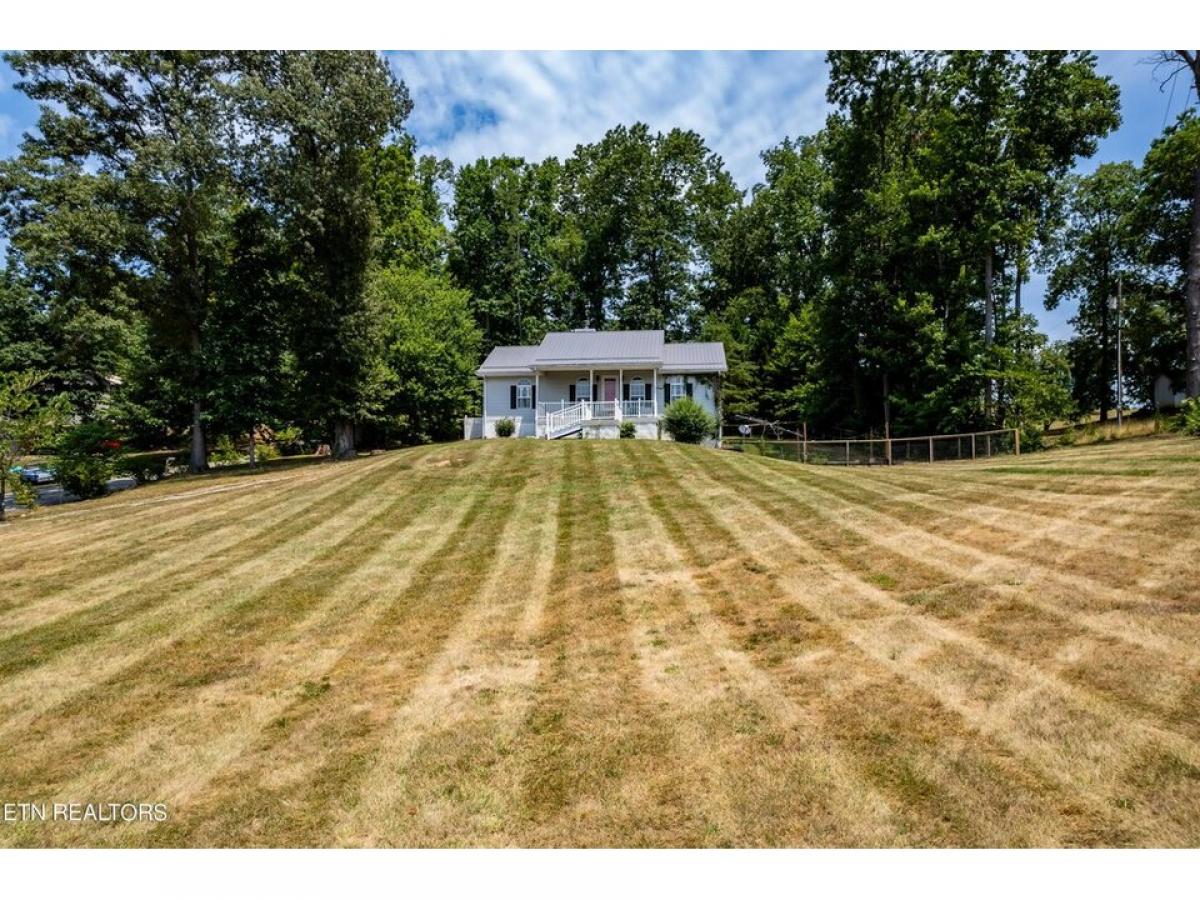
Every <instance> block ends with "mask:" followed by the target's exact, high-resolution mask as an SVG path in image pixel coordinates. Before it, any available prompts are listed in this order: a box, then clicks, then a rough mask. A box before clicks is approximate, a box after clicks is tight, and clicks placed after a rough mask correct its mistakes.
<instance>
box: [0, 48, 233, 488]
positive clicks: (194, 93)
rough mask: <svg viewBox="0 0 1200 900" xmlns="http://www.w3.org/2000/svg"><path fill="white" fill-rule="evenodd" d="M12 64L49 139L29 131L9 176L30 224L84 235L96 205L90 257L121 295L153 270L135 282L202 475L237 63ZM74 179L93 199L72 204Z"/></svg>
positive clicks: (59, 59) (152, 56)
mask: <svg viewBox="0 0 1200 900" xmlns="http://www.w3.org/2000/svg"><path fill="white" fill-rule="evenodd" d="M6 59H7V61H8V62H9V64H10V65H11V66H12V67H13V69H14V70H15V71H16V72H17V73H18V74H19V75H20V76H21V78H22V81H21V82H20V83H19V84H18V87H19V88H20V89H21V90H23V91H24V92H25V93H26V94H28V95H29V96H30V98H32V99H34V100H37V101H39V102H40V103H41V112H40V117H39V121H38V131H39V133H38V134H36V135H34V134H29V135H26V137H25V140H24V142H23V144H22V152H21V157H20V158H19V159H18V160H17V161H15V163H13V165H12V166H11V167H10V168H11V169H14V170H16V171H15V173H13V172H10V176H9V178H8V179H7V180H8V181H9V182H10V184H12V182H16V186H15V188H14V187H10V188H9V196H10V200H9V202H10V203H11V204H15V205H16V206H18V207H19V208H20V213H19V214H18V215H17V220H18V224H19V227H20V229H21V230H24V231H27V232H28V231H30V230H32V232H33V233H34V235H36V233H37V229H38V228H39V227H42V228H57V227H59V226H60V225H61V224H62V223H61V220H62V219H66V220H68V221H73V222H74V224H75V225H76V226H79V225H80V224H81V223H79V222H78V219H79V218H80V217H85V218H86V217H88V216H91V215H93V214H94V213H93V211H92V210H91V209H89V208H88V207H87V205H86V201H88V200H92V201H99V202H100V208H99V211H98V212H99V216H98V217H97V220H98V221H99V222H100V223H102V224H103V227H104V229H105V231H104V234H103V235H102V236H101V239H100V240H98V241H89V242H87V243H85V244H84V246H83V247H81V248H79V249H80V250H88V249H92V250H95V251H97V252H98V254H99V255H100V260H92V261H89V262H91V263H92V265H91V266H90V267H89V268H91V269H93V270H94V269H96V268H98V269H99V270H100V271H101V273H102V274H103V275H104V276H105V278H106V280H108V281H109V282H111V283H112V286H113V287H112V288H110V290H111V289H116V288H117V287H118V286H119V285H120V284H121V283H122V282H125V281H128V280H129V278H128V276H127V275H126V274H125V272H123V271H121V270H124V269H132V270H133V271H134V272H138V273H141V274H142V277H141V278H139V279H136V280H137V281H140V282H143V283H144V286H145V288H146V290H145V294H144V303H145V305H144V309H145V312H146V314H147V318H148V321H149V322H150V323H151V327H152V329H153V331H154V333H155V335H156V336H157V338H158V340H159V342H160V344H161V347H162V349H163V351H164V352H168V353H172V354H176V355H178V357H179V358H180V366H179V370H180V371H179V379H180V381H181V383H182V385H183V388H184V393H185V394H186V396H187V397H188V399H189V400H190V407H191V432H192V450H191V466H192V469H193V470H194V471H200V470H202V469H204V468H205V467H206V465H207V453H206V446H205V436H204V406H203V398H204V396H205V394H206V393H207V389H208V385H207V383H206V380H207V373H206V371H205V369H204V365H203V359H204V344H205V338H206V319H207V315H208V310H209V306H210V303H211V300H212V297H213V294H214V288H215V283H216V280H217V279H218V277H219V272H220V255H221V247H220V242H221V228H222V224H223V215H224V212H225V209H226V208H227V206H228V193H229V189H230V178H231V168H230V157H229V149H230V146H231V138H232V117H231V114H230V112H231V111H230V105H229V102H228V98H229V92H228V91H227V90H226V85H227V84H228V82H229V81H230V79H231V78H232V76H233V74H234V73H233V72H232V71H231V69H230V65H229V57H228V55H227V54H221V53H201V52H193V51H103V52H101V51H34V52H23V53H10V54H8V55H7V56H6ZM71 184H75V185H78V186H79V187H80V188H81V189H82V192H83V196H82V197H80V196H78V195H76V196H74V197H70V196H68V197H66V198H62V197H61V196H60V194H61V191H62V188H63V186H64V185H71ZM14 194H15V197H14ZM80 200H83V201H85V203H84V205H81V204H80V202H79V201H80ZM84 227H86V225H85V226H84ZM76 230H80V229H79V228H78V227H77V229H76ZM32 242H33V238H31V243H32ZM17 243H18V246H19V242H17ZM70 253H71V251H70V250H68V255H70ZM114 270H115V271H114ZM84 296H89V295H88V294H85V295H84ZM91 296H93V297H94V296H95V295H94V294H93V295H91Z"/></svg>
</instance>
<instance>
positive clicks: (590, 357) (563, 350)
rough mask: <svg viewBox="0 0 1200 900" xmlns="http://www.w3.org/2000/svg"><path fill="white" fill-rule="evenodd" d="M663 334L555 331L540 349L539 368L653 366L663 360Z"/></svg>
mask: <svg viewBox="0 0 1200 900" xmlns="http://www.w3.org/2000/svg"><path fill="white" fill-rule="evenodd" d="M662 352H663V333H662V332H661V331H588V330H580V331H552V332H550V333H549V334H547V335H546V336H545V337H544V338H542V343H541V346H540V347H538V348H537V357H536V359H535V364H536V365H537V367H538V368H552V367H555V366H578V365H581V364H583V365H621V364H639V363H640V364H644V365H654V364H655V363H656V362H658V361H659V360H660V359H662Z"/></svg>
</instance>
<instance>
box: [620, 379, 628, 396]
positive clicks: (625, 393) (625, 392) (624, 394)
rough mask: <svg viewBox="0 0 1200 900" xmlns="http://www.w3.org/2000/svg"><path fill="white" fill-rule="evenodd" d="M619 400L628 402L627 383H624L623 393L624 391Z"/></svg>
mask: <svg viewBox="0 0 1200 900" xmlns="http://www.w3.org/2000/svg"><path fill="white" fill-rule="evenodd" d="M621 399H622V400H628V399H629V383H628V382H626V383H625V391H624V393H623V394H622V396H621Z"/></svg>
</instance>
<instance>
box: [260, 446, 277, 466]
mask: <svg viewBox="0 0 1200 900" xmlns="http://www.w3.org/2000/svg"><path fill="white" fill-rule="evenodd" d="M279 456H280V452H279V447H278V446H276V445H275V444H255V445H254V458H255V459H256V460H257V461H258V462H266V461H267V460H269V459H279Z"/></svg>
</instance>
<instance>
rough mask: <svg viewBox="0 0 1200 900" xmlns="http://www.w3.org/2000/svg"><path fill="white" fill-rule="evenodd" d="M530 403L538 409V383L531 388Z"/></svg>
mask: <svg viewBox="0 0 1200 900" xmlns="http://www.w3.org/2000/svg"><path fill="white" fill-rule="evenodd" d="M529 405H530V406H531V407H533V408H534V409H537V385H536V384H535V385H534V386H533V387H531V388H530V389H529Z"/></svg>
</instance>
